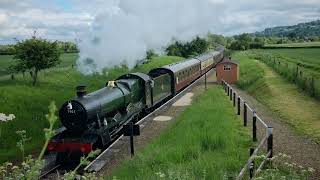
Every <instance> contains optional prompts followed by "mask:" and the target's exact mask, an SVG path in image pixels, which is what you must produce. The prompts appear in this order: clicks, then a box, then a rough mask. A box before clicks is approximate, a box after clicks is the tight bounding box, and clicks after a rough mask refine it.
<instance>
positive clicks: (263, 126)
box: [222, 80, 273, 180]
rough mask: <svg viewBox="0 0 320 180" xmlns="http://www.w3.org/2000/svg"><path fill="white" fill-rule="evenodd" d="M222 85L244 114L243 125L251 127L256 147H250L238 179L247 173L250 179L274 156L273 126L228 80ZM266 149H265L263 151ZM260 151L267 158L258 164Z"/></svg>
mask: <svg viewBox="0 0 320 180" xmlns="http://www.w3.org/2000/svg"><path fill="white" fill-rule="evenodd" d="M222 86H223V88H224V90H225V92H226V94H227V95H228V97H229V99H230V101H232V104H233V106H234V107H235V108H236V109H237V115H239V116H242V117H243V118H242V119H243V126H245V127H248V128H250V129H251V132H252V133H251V135H252V141H253V142H254V144H255V148H253V147H251V148H250V154H249V159H248V160H247V162H246V164H245V165H244V166H243V168H242V169H241V171H240V173H239V175H238V176H237V178H236V179H237V180H240V179H243V178H244V177H245V175H247V176H248V177H249V178H250V179H252V178H253V177H255V176H257V175H258V174H259V173H260V172H261V170H262V168H263V167H264V165H265V163H266V162H267V160H268V159H269V158H272V156H273V127H271V126H269V125H268V124H267V123H265V122H264V121H263V120H262V119H261V118H260V117H259V116H258V115H257V113H256V111H255V110H254V108H252V107H250V106H249V104H248V103H247V102H246V101H245V100H244V99H243V98H242V97H241V96H240V95H239V93H237V92H236V91H235V90H234V89H233V88H232V87H231V86H230V84H228V83H227V82H225V81H224V80H223V81H222ZM263 149H265V151H263ZM258 153H260V154H261V153H263V154H264V155H265V158H263V160H262V161H261V162H260V164H256V162H255V157H256V156H257V155H258Z"/></svg>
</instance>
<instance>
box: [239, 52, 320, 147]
mask: <svg viewBox="0 0 320 180" xmlns="http://www.w3.org/2000/svg"><path fill="white" fill-rule="evenodd" d="M251 53H252V52H251V51H246V52H237V53H235V54H234V57H233V58H234V59H238V60H239V61H240V81H239V83H238V86H239V87H240V88H242V89H244V90H246V91H247V92H248V93H249V94H251V95H253V96H254V97H255V98H256V99H257V100H258V101H260V102H261V103H263V104H265V105H266V106H267V107H269V108H270V109H271V110H272V111H273V112H274V113H275V114H277V115H278V116H279V117H280V118H281V119H282V120H283V121H284V122H286V123H288V124H289V125H290V126H291V127H293V129H295V130H296V131H297V132H298V133H301V134H304V135H308V136H309V137H311V138H312V139H314V140H315V141H317V142H320V110H319V107H320V102H319V101H317V100H315V99H314V98H312V97H310V96H309V95H307V94H306V93H305V92H304V91H303V90H301V89H299V88H298V87H297V86H296V85H294V84H293V83H290V82H289V81H287V80H286V79H284V78H283V77H282V76H280V75H279V74H277V73H276V72H275V71H274V70H273V69H272V68H270V67H269V66H267V65H266V64H264V63H262V62H261V61H258V60H256V59H254V58H253V56H252V54H251Z"/></svg>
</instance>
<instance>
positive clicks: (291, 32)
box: [254, 20, 320, 38]
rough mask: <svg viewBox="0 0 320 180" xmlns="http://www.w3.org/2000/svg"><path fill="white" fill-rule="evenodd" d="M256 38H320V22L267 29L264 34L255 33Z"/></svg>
mask: <svg viewBox="0 0 320 180" xmlns="http://www.w3.org/2000/svg"><path fill="white" fill-rule="evenodd" d="M254 35H256V36H266V37H270V36H274V37H291V38H294V37H312V36H318V37H319V36H320V20H316V21H311V22H307V23H300V24H297V25H293V26H278V27H273V28H267V29H265V30H264V31H262V32H256V33H254Z"/></svg>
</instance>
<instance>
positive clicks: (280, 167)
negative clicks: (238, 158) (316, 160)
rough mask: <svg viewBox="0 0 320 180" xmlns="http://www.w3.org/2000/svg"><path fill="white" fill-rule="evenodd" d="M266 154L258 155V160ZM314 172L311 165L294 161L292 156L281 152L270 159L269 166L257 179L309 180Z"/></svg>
mask: <svg viewBox="0 0 320 180" xmlns="http://www.w3.org/2000/svg"><path fill="white" fill-rule="evenodd" d="M264 158H265V156H257V157H256V158H255V159H256V161H260V160H262V159H264ZM312 173H314V169H313V168H311V167H303V166H301V165H299V164H296V163H294V162H292V160H291V156H289V155H286V154H283V153H279V154H278V155H276V156H274V157H272V158H271V159H268V163H267V166H266V167H265V168H264V169H262V171H261V172H260V173H259V174H258V175H257V176H256V177H255V179H257V180H273V179H283V180H286V179H297V180H298V179H299V180H308V179H309V178H310V175H311V174H312Z"/></svg>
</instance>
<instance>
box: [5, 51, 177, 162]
mask: <svg viewBox="0 0 320 180" xmlns="http://www.w3.org/2000/svg"><path fill="white" fill-rule="evenodd" d="M76 58H77V54H64V55H63V56H62V63H61V64H60V65H59V66H58V67H56V68H52V69H49V70H45V71H42V72H41V73H40V74H39V83H38V84H37V85H36V86H35V87H34V86H32V84H31V78H30V75H29V74H28V73H26V75H25V77H22V75H21V74H19V75H16V77H15V78H16V79H15V80H11V79H10V76H9V75H5V74H6V67H8V66H9V65H10V64H11V63H12V56H0V65H1V66H0V71H1V72H3V74H2V75H0V105H1V106H0V112H1V113H5V114H9V113H13V114H15V115H16V119H15V120H13V121H11V122H8V123H5V124H4V123H0V126H2V135H1V137H0V163H1V162H4V161H6V160H14V159H19V158H20V157H19V156H17V154H19V153H18V151H19V150H18V148H17V147H16V142H17V140H18V136H17V135H16V133H15V132H16V131H17V130H26V131H27V135H28V136H29V137H31V140H30V141H28V142H27V144H26V153H27V154H28V153H32V152H37V151H38V148H39V147H41V145H42V144H43V140H44V138H43V128H45V127H47V121H46V120H45V114H46V113H47V111H48V108H47V106H48V105H49V103H50V101H53V100H54V101H55V102H56V104H57V106H58V107H59V106H60V105H61V104H62V103H63V102H65V101H66V100H68V99H70V98H72V97H74V96H75V87H76V86H77V85H79V84H85V85H87V87H88V91H93V90H96V89H98V88H101V87H103V86H104V84H105V83H106V82H107V81H108V80H112V79H115V78H117V77H118V76H120V75H122V74H125V73H127V72H128V71H129V70H128V69H127V68H124V67H122V68H121V67H118V68H113V69H112V70H109V71H108V72H109V73H108V75H90V76H84V75H82V74H81V73H79V72H78V71H77V70H76V69H75V68H72V64H75V61H76ZM180 59H181V58H179V57H167V56H164V57H157V58H154V59H153V60H152V61H151V62H150V63H147V64H144V65H142V66H140V67H138V68H135V69H133V70H131V71H140V72H141V71H143V72H147V71H148V70H150V69H151V68H154V67H159V66H162V65H165V64H169V63H172V62H176V61H178V60H180Z"/></svg>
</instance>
